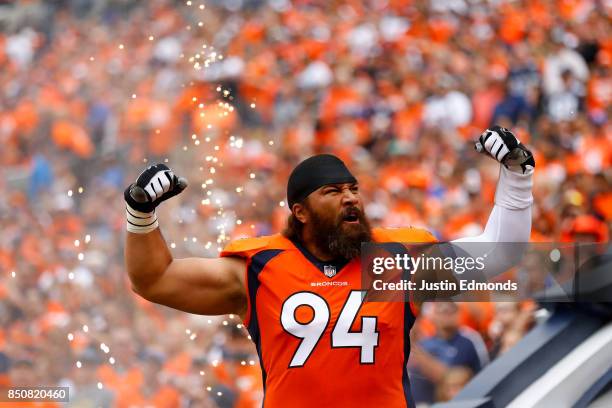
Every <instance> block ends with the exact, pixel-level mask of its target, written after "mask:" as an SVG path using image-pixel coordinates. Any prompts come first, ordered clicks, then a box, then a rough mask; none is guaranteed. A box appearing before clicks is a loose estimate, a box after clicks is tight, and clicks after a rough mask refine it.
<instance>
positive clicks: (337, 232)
mask: <svg viewBox="0 0 612 408" xmlns="http://www.w3.org/2000/svg"><path fill="white" fill-rule="evenodd" d="M349 210H357V213H358V217H359V223H358V224H344V222H343V220H344V214H346V212H347V211H349ZM312 213H313V215H314V216H313V217H312V233H313V239H314V242H315V245H317V247H319V248H321V249H323V250H324V251H325V252H327V253H329V254H330V255H331V256H332V257H333V258H334V259H337V258H344V259H353V258H355V257H357V256H359V255H361V243H362V242H369V241H371V240H372V230H371V228H370V223H369V221H368V219H367V218H366V216H365V214H364V213H363V212H361V211H360V210H359V209H358V208H357V207H352V208H346V209H345V210H344V211H343V212H342V213H340V214H339V216H338V219H336V220H333V221H331V220H327V219H325V218H324V217H321V216H320V215H319V214H317V213H316V212H314V211H313V212H312Z"/></svg>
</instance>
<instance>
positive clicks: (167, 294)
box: [134, 258, 247, 317]
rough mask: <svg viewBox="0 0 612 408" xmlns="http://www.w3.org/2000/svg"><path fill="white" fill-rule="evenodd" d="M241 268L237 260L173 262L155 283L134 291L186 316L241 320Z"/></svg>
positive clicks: (243, 306) (243, 307) (243, 298)
mask: <svg viewBox="0 0 612 408" xmlns="http://www.w3.org/2000/svg"><path fill="white" fill-rule="evenodd" d="M245 268H246V264H245V261H244V260H243V259H239V258H184V259H174V260H173V261H172V262H171V263H170V265H168V267H167V268H166V271H165V272H164V274H163V275H162V276H161V277H160V278H159V279H158V280H156V281H155V282H153V283H152V284H151V285H149V286H148V287H146V288H134V290H135V291H136V292H137V293H138V294H140V295H141V296H142V297H144V298H145V299H147V300H150V301H151V302H155V303H159V304H162V305H165V306H168V307H172V308H174V309H178V310H182V311H185V312H189V313H195V314H203V315H220V314H228V313H234V314H238V315H240V316H241V317H243V316H244V312H245V311H246V304H247V300H246V289H245V282H244V270H245Z"/></svg>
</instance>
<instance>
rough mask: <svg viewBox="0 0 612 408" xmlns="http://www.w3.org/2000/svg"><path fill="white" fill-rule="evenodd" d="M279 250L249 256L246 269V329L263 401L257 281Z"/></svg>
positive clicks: (263, 370) (264, 376)
mask: <svg viewBox="0 0 612 408" xmlns="http://www.w3.org/2000/svg"><path fill="white" fill-rule="evenodd" d="M281 252H283V250H282V249H265V250H263V251H261V252H258V253H256V254H255V255H254V256H253V257H252V258H251V261H250V263H249V266H248V269H247V285H248V288H249V302H250V319H249V324H248V326H247V330H248V331H249V334H250V335H251V339H252V340H253V343H255V348H256V349H257V356H258V357H259V365H260V366H261V375H262V379H263V387H264V403H265V398H266V378H267V374H266V370H265V369H264V365H263V358H262V355H261V333H260V331H259V318H258V317H257V290H258V289H259V285H260V284H261V283H260V281H259V274H260V273H261V271H262V270H263V268H264V267H265V266H266V264H267V263H268V262H270V261H271V260H272V258H274V257H275V256H276V255H278V254H280V253H281ZM262 405H263V404H262Z"/></svg>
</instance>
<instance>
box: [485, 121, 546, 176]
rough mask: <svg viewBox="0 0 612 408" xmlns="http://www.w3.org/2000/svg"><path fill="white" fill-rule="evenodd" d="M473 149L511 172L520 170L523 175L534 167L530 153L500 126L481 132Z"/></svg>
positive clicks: (512, 134) (508, 131)
mask: <svg viewBox="0 0 612 408" xmlns="http://www.w3.org/2000/svg"><path fill="white" fill-rule="evenodd" d="M475 147H476V150H477V151H479V152H486V153H488V154H489V155H490V156H491V157H493V158H494V159H495V160H497V161H498V162H500V163H501V164H503V165H504V166H506V167H507V168H509V169H511V170H514V168H520V169H521V171H522V173H525V172H526V171H527V170H529V169H530V168H531V169H533V168H534V167H535V160H534V159H533V155H532V154H531V152H530V151H529V150H527V148H526V147H525V145H523V144H522V143H521V142H520V141H519V140H518V139H517V138H516V136H514V133H512V132H511V131H510V130H508V129H506V128H503V127H501V126H493V127H491V128H489V129H487V130H485V131H484V132H482V134H481V135H480V137H479V138H478V142H477V143H476V146H475Z"/></svg>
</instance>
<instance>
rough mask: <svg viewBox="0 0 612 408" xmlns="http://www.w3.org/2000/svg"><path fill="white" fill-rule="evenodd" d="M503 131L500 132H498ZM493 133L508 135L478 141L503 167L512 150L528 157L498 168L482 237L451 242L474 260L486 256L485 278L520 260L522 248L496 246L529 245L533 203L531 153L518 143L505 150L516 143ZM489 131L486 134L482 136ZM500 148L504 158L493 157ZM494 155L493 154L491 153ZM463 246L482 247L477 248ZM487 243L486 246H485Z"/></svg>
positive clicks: (519, 246)
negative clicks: (493, 200)
mask: <svg viewBox="0 0 612 408" xmlns="http://www.w3.org/2000/svg"><path fill="white" fill-rule="evenodd" d="M494 129H495V128H494ZM500 129H503V128H500ZM495 131H496V133H497V132H499V133H500V134H502V133H507V134H506V135H504V136H505V137H501V136H500V137H498V135H497V134H495V135H494V136H493V137H494V139H493V140H492V139H491V138H489V139H488V140H487V141H485V140H486V139H484V140H483V139H482V138H483V136H481V141H482V145H481V146H483V148H484V149H486V151H487V152H488V153H489V154H491V155H492V156H493V157H495V158H496V159H498V160H499V161H500V162H502V163H504V161H505V160H504V159H505V155H508V154H510V152H511V151H512V149H517V148H518V149H519V150H520V149H523V150H522V151H525V152H527V153H528V156H525V157H523V158H522V160H523V161H522V162H520V160H519V163H517V164H516V165H515V166H510V168H509V167H507V166H506V165H505V164H502V165H501V166H500V172H499V179H498V181H497V189H496V191H495V205H494V207H493V210H492V211H491V214H490V215H489V219H488V221H487V225H486V226H485V229H484V231H483V233H482V234H480V235H478V236H476V237H468V238H460V239H457V240H454V241H452V243H453V244H455V245H456V246H457V247H460V248H461V249H462V250H464V251H465V252H467V253H468V254H469V255H471V256H473V257H477V256H482V255H483V254H484V253H486V254H487V258H488V260H487V262H486V266H487V268H486V274H487V276H489V277H491V276H495V275H497V274H499V273H501V272H504V271H505V270H506V269H508V268H509V267H511V266H513V265H515V264H516V263H518V262H519V261H520V259H521V258H522V254H523V251H524V249H525V246H524V245H519V244H517V245H510V244H502V245H497V243H510V242H515V243H526V242H528V241H529V237H530V234H531V204H532V203H533V195H532V191H531V190H532V186H533V172H534V167H535V162H534V161H533V157H531V153H530V152H529V151H528V150H526V149H525V148H524V146H523V145H522V144H520V142H518V140H517V144H515V145H511V146H510V147H509V148H505V145H507V144H508V143H509V142H508V140H510V141H512V139H516V138H515V137H514V135H513V134H512V133H510V132H509V131H508V130H506V129H504V130H498V129H495ZM487 132H490V131H486V132H485V134H486V133H487ZM495 143H499V145H500V146H502V148H503V149H504V150H503V151H505V152H506V154H505V155H504V156H501V155H500V156H499V157H496V155H495V154H494V153H495V152H498V151H499V152H502V150H501V149H498V145H497V144H495ZM491 152H493V153H491ZM464 243H482V244H480V245H476V244H472V245H470V244H468V245H462V244H464ZM484 243H488V244H484ZM475 252H478V253H475Z"/></svg>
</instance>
